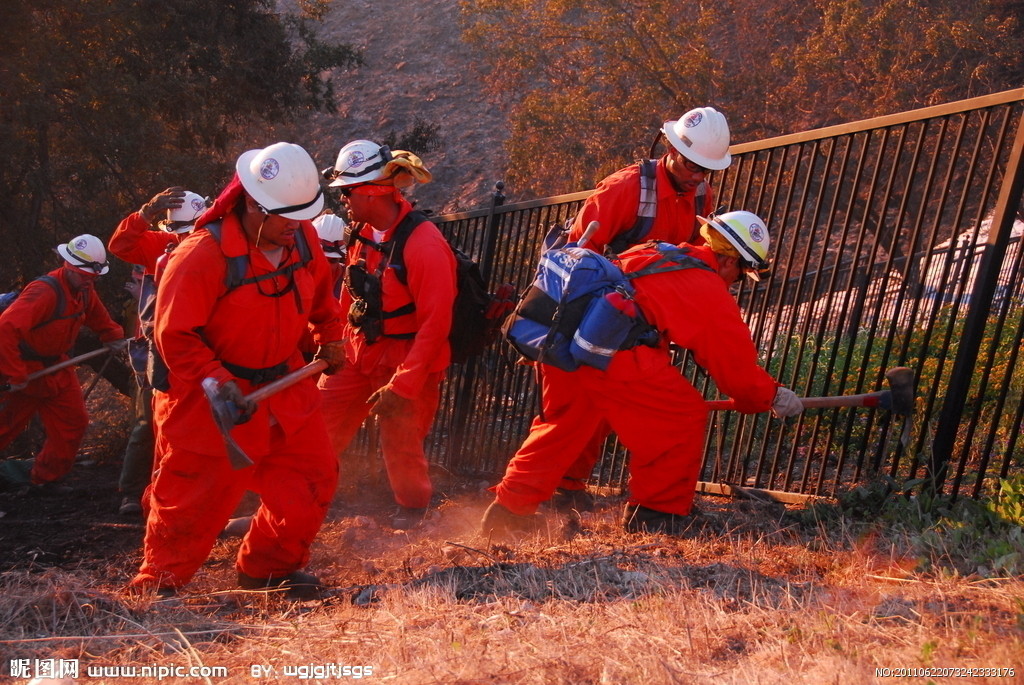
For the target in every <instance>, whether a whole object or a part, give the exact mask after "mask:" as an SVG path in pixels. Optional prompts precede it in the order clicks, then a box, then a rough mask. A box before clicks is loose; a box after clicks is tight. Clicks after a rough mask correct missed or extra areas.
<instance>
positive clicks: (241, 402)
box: [217, 381, 256, 424]
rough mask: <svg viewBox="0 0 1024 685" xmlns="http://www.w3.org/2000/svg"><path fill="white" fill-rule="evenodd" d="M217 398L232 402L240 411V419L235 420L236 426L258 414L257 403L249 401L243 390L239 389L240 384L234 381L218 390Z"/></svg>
mask: <svg viewBox="0 0 1024 685" xmlns="http://www.w3.org/2000/svg"><path fill="white" fill-rule="evenodd" d="M217 397H218V398H220V399H221V400H222V401H224V402H230V403H231V404H233V405H234V406H235V408H236V409H237V410H238V418H237V419H235V423H236V424H239V423H245V422H246V421H248V420H249V419H251V418H252V415H253V414H255V413H256V403H255V402H253V401H252V400H250V399H247V398H246V396H245V395H243V394H242V389H241V388H239V387H238V383H235V382H234V381H228V382H227V383H225V384H224V385H222V386H220V387H219V388H217Z"/></svg>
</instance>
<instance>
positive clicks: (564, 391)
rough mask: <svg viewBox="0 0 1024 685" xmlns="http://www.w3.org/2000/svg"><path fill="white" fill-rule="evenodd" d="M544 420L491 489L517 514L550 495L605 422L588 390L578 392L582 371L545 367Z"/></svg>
mask: <svg viewBox="0 0 1024 685" xmlns="http://www.w3.org/2000/svg"><path fill="white" fill-rule="evenodd" d="M543 373H544V376H545V379H546V384H545V387H546V391H545V392H544V394H543V396H542V403H543V414H542V415H543V417H544V418H543V419H541V417H540V416H538V417H536V418H535V419H534V420H533V424H532V425H531V426H530V433H529V435H527V436H526V440H525V441H524V442H523V444H522V446H521V447H520V448H519V450H518V451H517V452H516V453H515V455H514V456H513V457H512V460H511V461H510V462H509V464H508V466H507V467H506V469H505V476H504V477H503V478H502V479H501V482H500V483H498V484H497V485H496V486H494V487H493V488H492V490H493V491H494V493H495V494H496V495H497V500H498V503H499V504H501V505H502V506H503V507H505V508H506V509H508V510H509V511H511V512H512V513H514V514H520V515H528V514H532V513H534V512H535V511H537V507H538V505H540V503H541V502H545V501H547V500H548V499H550V498H551V495H552V494H554V492H555V488H556V487H558V483H559V481H560V480H561V478H562V476H563V475H564V474H565V471H566V469H567V468H568V467H569V466H570V464H571V463H572V461H573V460H574V459H575V458H576V457H577V456H578V455H579V454H580V451H581V450H582V449H583V447H584V445H586V444H587V443H588V442H589V441H590V440H591V438H592V436H593V435H594V433H595V432H596V431H597V428H598V425H599V424H600V423H601V421H602V416H601V415H600V414H599V413H598V410H597V407H596V405H595V404H594V403H593V399H594V398H593V397H592V396H591V395H590V393H586V392H580V390H579V381H580V375H579V374H580V372H579V371H577V372H574V373H568V372H566V371H561V370H559V369H555V368H552V367H545V368H544V371H543Z"/></svg>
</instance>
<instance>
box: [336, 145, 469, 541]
mask: <svg viewBox="0 0 1024 685" xmlns="http://www.w3.org/2000/svg"><path fill="white" fill-rule="evenodd" d="M329 174H330V176H331V178H332V179H333V182H332V183H331V185H332V186H333V187H336V188H340V189H341V194H342V196H343V198H344V199H343V202H344V204H345V206H346V208H347V209H348V212H349V219H350V220H351V221H353V222H354V223H355V222H358V223H359V224H361V225H360V226H358V227H357V228H354V229H353V231H354V235H353V237H352V238H351V239H350V241H349V244H350V248H349V251H348V256H347V264H348V267H347V275H346V285H345V288H343V290H342V295H341V304H342V309H343V310H345V311H347V312H348V327H347V329H346V335H345V338H346V340H347V345H346V349H345V352H346V360H347V362H346V364H345V367H344V369H342V371H341V373H339V374H337V375H335V376H331V377H324V378H321V380H320V389H321V393H322V395H323V398H324V416H325V417H326V419H327V425H328V429H329V430H330V433H331V441H332V445H333V447H334V450H335V452H336V454H338V455H339V456H340V455H341V454H342V453H343V452H344V450H345V448H346V447H347V446H348V444H349V442H350V441H351V440H352V437H353V436H354V435H355V433H356V431H357V430H358V429H359V426H360V425H361V424H362V423H363V420H364V419H365V418H366V416H367V414H369V413H370V412H373V413H374V414H376V415H377V416H379V417H380V433H381V447H382V452H383V455H384V465H385V468H386V469H387V473H388V480H389V482H390V484H391V490H392V492H393V493H394V497H395V501H396V502H397V504H398V509H397V511H396V512H395V515H394V516H393V517H392V520H391V525H392V526H393V527H395V528H399V529H406V528H410V527H412V526H414V525H415V524H416V523H417V522H418V521H419V520H420V519H422V517H423V515H424V513H425V512H426V508H427V506H428V505H429V504H430V498H431V496H432V494H433V487H432V485H431V483H430V478H429V477H428V475H427V459H426V455H425V454H424V452H423V441H424V439H425V438H426V436H427V432H428V431H429V430H430V424H431V423H432V422H433V420H434V413H435V412H436V411H437V406H438V402H439V398H440V383H441V379H442V377H443V376H444V371H445V369H446V368H447V367H448V363H449V360H450V348H449V345H448V333H449V330H450V327H451V321H452V304H453V302H454V300H455V293H456V286H455V257H454V254H453V253H452V250H451V248H450V247H449V245H448V242H447V241H446V240H445V239H444V236H442V235H441V233H440V231H438V230H437V227H436V226H434V224H432V223H431V222H430V221H428V220H427V219H426V217H425V216H424V215H422V214H420V213H418V212H414V211H413V208H412V205H411V204H410V203H409V202H408V201H407V200H406V199H405V198H404V197H403V195H402V192H401V190H400V188H402V187H405V186H408V185H411V184H413V183H416V182H419V183H426V182H428V181H429V180H430V172H429V171H427V169H426V168H425V167H424V166H423V163H422V162H421V161H420V159H419V158H418V157H417V156H416V155H414V154H412V153H411V152H406V151H401V150H395V151H394V152H393V153H392V151H391V150H389V149H388V148H387V147H386V146H382V145H378V144H376V143H374V142H372V141H369V140H356V141H353V142H351V143H349V144H347V145H345V146H344V147H342V148H341V150H340V151H339V153H338V159H337V162H336V164H335V167H334V169H333V170H332V171H330V172H329ZM402 231H407V232H408V233H407V234H406V235H407V236H408V238H407V240H406V243H405V248H404V250H403V251H402V255H401V262H402V263H398V255H396V254H395V251H394V246H395V244H396V240H395V236H396V234H398V233H399V232H402ZM393 258H394V259H393Z"/></svg>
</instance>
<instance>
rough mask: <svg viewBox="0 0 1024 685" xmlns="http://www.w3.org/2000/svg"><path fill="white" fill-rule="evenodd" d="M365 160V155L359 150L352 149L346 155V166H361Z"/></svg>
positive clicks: (350, 167)
mask: <svg viewBox="0 0 1024 685" xmlns="http://www.w3.org/2000/svg"><path fill="white" fill-rule="evenodd" d="M365 161H366V157H365V156H364V155H363V153H362V152H361V151H359V150H353V151H352V153H351V154H350V155H349V156H348V168H349V169H352V168H358V167H361V166H363V162H365Z"/></svg>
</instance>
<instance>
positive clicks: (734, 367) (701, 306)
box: [481, 212, 803, 534]
mask: <svg viewBox="0 0 1024 685" xmlns="http://www.w3.org/2000/svg"><path fill="white" fill-rule="evenodd" d="M701 231H702V235H703V236H704V238H705V240H706V241H707V242H708V243H709V244H708V245H703V246H686V245H685V244H684V245H683V246H684V247H686V248H687V249H689V251H690V254H692V255H693V256H695V257H697V258H699V259H700V260H701V261H702V262H703V263H704V264H705V265H706V266H707V267H708V268H707V269H704V268H687V269H683V270H678V271H671V272H665V273H655V274H651V275H646V276H643V277H640V278H637V279H635V280H633V281H632V283H633V286H634V287H635V288H636V294H635V303H636V305H637V306H638V307H639V309H640V311H641V312H643V314H644V316H645V317H646V320H647V321H648V322H649V323H650V324H651V325H652V326H654V327H655V328H656V329H657V330H659V331H661V332H662V340H661V342H660V344H659V345H658V346H657V347H647V346H637V347H634V348H631V349H627V350H621V351H619V352H617V353H616V354H615V356H614V357H613V358H612V362H611V364H610V365H609V367H608V369H607V370H606V371H601V370H599V369H596V368H593V367H589V366H583V367H580V368H579V369H578V370H576V371H574V372H571V373H569V372H566V371H561V370H559V369H556V368H554V367H552V366H549V365H544V374H545V375H550V376H551V377H552V378H554V379H557V380H558V381H559V382H558V383H555V384H552V386H553V387H555V388H558V389H560V390H561V391H562V392H563V394H562V395H560V396H558V397H557V398H556V399H557V400H558V401H559V402H560V406H561V407H562V409H561V410H560V411H559V412H558V413H547V414H545V415H544V418H538V419H536V420H534V422H533V425H532V426H531V427H530V433H529V435H528V436H527V438H526V441H525V442H524V443H523V445H522V447H520V448H519V450H518V451H517V452H516V454H515V456H513V458H512V460H511V462H510V463H509V465H508V467H507V469H506V471H505V476H504V478H503V479H502V481H501V482H500V483H499V484H498V485H497V486H495V487H494V488H493V490H494V492H495V493H496V498H495V501H494V502H493V503H492V504H491V506H490V507H489V508H488V510H487V512H486V513H485V515H484V518H483V521H482V524H481V525H482V529H483V532H484V533H485V534H490V533H499V534H500V533H507V532H510V531H516V530H528V529H530V528H531V527H532V525H534V523H535V522H534V521H533V520H532V514H533V513H534V512H535V511H536V510H537V507H538V505H539V504H540V503H541V502H543V501H545V500H547V499H548V498H549V497H551V495H552V493H553V492H554V490H555V488H556V487H557V486H558V483H559V480H560V478H561V477H562V474H563V473H564V472H565V469H566V468H567V467H568V466H569V463H570V462H571V461H572V460H573V459H574V457H575V456H576V455H577V454H579V451H580V449H582V447H583V446H584V445H585V444H586V443H587V441H588V440H589V439H590V437H591V436H592V435H593V432H594V430H595V429H596V428H597V427H598V425H599V424H600V423H601V422H602V421H607V422H608V424H609V425H610V426H611V429H612V430H614V431H615V432H616V433H617V434H618V436H619V440H621V441H622V443H623V445H625V446H626V448H627V449H629V450H630V461H629V468H630V481H629V490H630V494H629V500H628V504H627V507H626V513H625V517H624V525H625V527H626V529H627V530H628V531H631V532H636V531H640V530H649V531H659V532H667V533H670V534H679V533H682V532H684V531H685V530H686V528H687V527H688V526H689V525H690V524H691V523H692V518H691V507H692V504H693V498H694V493H695V488H696V485H697V477H698V474H699V471H700V466H701V456H702V451H703V444H704V434H705V427H706V423H707V409H706V406H705V403H704V398H703V397H702V396H701V394H700V393H699V392H698V391H697V390H696V389H695V388H694V387H693V386H692V385H691V384H690V383H689V381H687V380H686V378H685V377H684V376H683V375H682V373H681V372H680V371H679V369H678V368H676V367H674V366H673V365H672V361H671V358H670V355H669V343H670V342H673V343H675V344H677V345H679V346H681V347H683V348H685V349H688V350H690V351H691V352H692V353H693V355H694V359H695V360H696V361H697V363H698V364H700V365H701V366H702V367H704V368H705V369H706V370H707V371H708V373H709V374H710V375H711V377H712V378H713V379H714V381H715V383H716V385H717V387H718V388H719V390H721V391H722V392H723V393H725V394H726V395H729V396H730V397H732V398H733V399H734V400H735V404H736V409H737V410H738V411H741V412H747V413H753V412H761V411H767V410H769V409H771V410H772V411H773V412H774V413H775V414H776V415H777V416H792V415H795V414H797V413H799V412H800V411H802V410H803V405H802V404H801V403H800V400H799V398H797V397H796V396H795V395H794V394H793V392H792V391H790V390H789V389H788V388H784V387H781V386H779V384H778V383H777V382H776V381H775V380H774V379H773V378H772V377H771V376H770V375H769V374H768V373H767V372H766V371H765V370H764V369H763V368H761V367H760V366H759V365H758V363H757V350H756V348H755V347H754V344H753V342H752V340H751V338H750V331H749V329H748V328H747V327H746V324H744V322H743V319H742V318H741V316H740V310H739V307H738V306H737V305H736V302H735V300H734V299H733V297H732V296H731V295H730V293H729V290H728V287H729V284H731V283H733V282H734V281H735V280H737V278H739V277H741V276H742V274H743V273H744V272H745V271H748V270H753V269H756V268H760V267H762V266H764V264H765V261H764V260H765V257H766V255H767V250H768V243H769V239H768V234H767V230H766V229H765V227H764V225H763V223H761V222H760V219H758V218H757V217H756V216H754V215H753V214H750V213H749V212H730V213H727V214H724V215H722V216H721V217H714V218H712V219H710V220H709V223H708V224H707V225H706V226H704V227H703V228H702V229H701ZM575 249H579V248H575ZM657 259H659V254H658V252H657V250H656V249H655V248H654V247H651V246H640V247H637V248H635V249H633V250H631V251H627V252H626V253H624V254H623V255H622V256H621V262H620V265H621V267H622V269H623V271H625V272H626V273H630V272H634V271H639V270H640V269H642V268H644V267H646V266H648V265H650V264H651V263H652V262H654V261H655V260H657Z"/></svg>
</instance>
